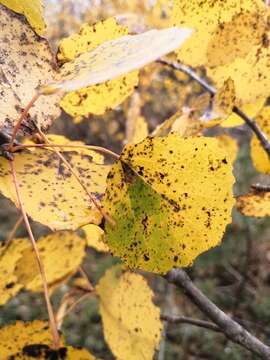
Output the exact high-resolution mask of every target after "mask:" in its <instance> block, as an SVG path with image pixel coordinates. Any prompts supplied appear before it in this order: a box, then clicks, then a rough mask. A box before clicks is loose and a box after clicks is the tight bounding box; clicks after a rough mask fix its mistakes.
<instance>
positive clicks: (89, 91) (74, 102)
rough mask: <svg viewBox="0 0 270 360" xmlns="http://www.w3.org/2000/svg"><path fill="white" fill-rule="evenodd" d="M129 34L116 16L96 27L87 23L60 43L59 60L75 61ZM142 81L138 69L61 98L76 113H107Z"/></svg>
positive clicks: (68, 108) (64, 105)
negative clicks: (79, 56)
mask: <svg viewBox="0 0 270 360" xmlns="http://www.w3.org/2000/svg"><path fill="white" fill-rule="evenodd" d="M127 34H128V29H127V28H126V27H124V26H120V25H118V24H117V22H116V20H115V19H114V18H110V19H107V20H105V21H102V22H100V23H97V24H96V25H94V26H90V25H88V24H85V25H83V26H82V28H81V29H80V32H79V33H78V34H74V35H72V36H70V37H69V38H66V39H63V40H62V41H61V42H60V45H59V52H58V59H59V60H60V61H62V62H68V61H70V60H73V59H74V58H75V57H77V56H78V55H80V54H83V53H85V52H89V51H91V50H93V49H95V48H96V47H97V46H98V45H100V44H102V43H104V42H105V41H108V40H113V39H118V38H120V37H122V36H124V35H127ZM137 84H138V72H137V71H135V72H133V73H130V74H128V75H123V76H121V77H120V78H117V79H113V80H109V81H107V82H106V83H104V84H99V85H96V86H90V87H87V88H83V89H80V90H79V91H77V92H71V93H69V94H67V95H66V96H65V97H64V99H63V100H62V101H61V106H62V108H63V109H64V110H65V111H66V112H67V113H69V114H70V115H72V116H78V115H88V114H90V113H92V114H98V115H101V114H104V112H105V111H106V110H107V109H110V108H112V109H113V108H115V107H116V106H118V105H119V104H121V103H122V102H123V101H124V100H125V99H126V98H127V97H128V96H129V95H130V94H131V93H132V91H133V89H134V87H135V86H136V85H137Z"/></svg>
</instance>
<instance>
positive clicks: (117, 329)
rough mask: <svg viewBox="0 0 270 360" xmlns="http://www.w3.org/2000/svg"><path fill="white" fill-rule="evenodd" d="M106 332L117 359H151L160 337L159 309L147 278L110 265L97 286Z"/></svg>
mask: <svg viewBox="0 0 270 360" xmlns="http://www.w3.org/2000/svg"><path fill="white" fill-rule="evenodd" d="M96 289H97V292H98V295H99V298H100V313H101V316H102V323H103V329H104V335H105V339H106V341H107V343H108V344H109V346H110V348H111V350H112V352H113V353H114V355H115V356H116V358H117V359H118V360H126V359H129V360H143V359H149V360H150V359H152V358H153V356H154V351H155V349H157V347H158V345H159V342H160V339H161V328H162V324H161V321H160V319H159V317H160V311H159V309H158V308H157V307H156V306H155V305H154V304H153V302H152V297H153V292H152V290H151V289H150V288H149V287H148V285H147V282H146V281H145V279H144V278H143V277H142V276H141V275H138V274H135V273H130V272H126V273H122V269H121V265H120V266H119V265H116V266H114V267H112V268H111V269H109V270H108V271H107V272H106V274H105V275H104V276H103V278H101V280H100V281H99V283H98V285H97V287H96Z"/></svg>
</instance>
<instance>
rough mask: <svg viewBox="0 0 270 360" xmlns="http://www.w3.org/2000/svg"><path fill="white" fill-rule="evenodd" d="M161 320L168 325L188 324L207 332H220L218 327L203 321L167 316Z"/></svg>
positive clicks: (163, 316)
mask: <svg viewBox="0 0 270 360" xmlns="http://www.w3.org/2000/svg"><path fill="white" fill-rule="evenodd" d="M161 320H163V321H167V322H168V323H171V324H190V325H195V326H199V327H202V328H205V329H209V330H213V331H217V332H221V331H222V330H221V329H220V328H219V326H217V325H215V324H213V323H211V322H209V321H204V320H199V319H192V318H189V317H186V316H176V317H172V316H167V315H162V316H161Z"/></svg>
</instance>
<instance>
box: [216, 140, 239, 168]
mask: <svg viewBox="0 0 270 360" xmlns="http://www.w3.org/2000/svg"><path fill="white" fill-rule="evenodd" d="M216 139H218V142H219V144H220V146H221V147H222V148H223V149H224V150H225V151H226V152H227V153H228V155H229V158H230V160H231V162H232V164H233V163H234V162H235V160H236V158H237V154H238V144H237V141H236V140H235V139H234V138H232V137H231V136H229V135H219V136H217V137H216Z"/></svg>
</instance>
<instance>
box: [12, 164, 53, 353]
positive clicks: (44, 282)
mask: <svg viewBox="0 0 270 360" xmlns="http://www.w3.org/2000/svg"><path fill="white" fill-rule="evenodd" d="M10 168H11V172H12V177H13V182H14V185H15V190H16V194H17V199H18V203H19V206H20V210H21V213H22V217H23V220H24V224H25V227H26V230H27V232H28V235H29V238H30V240H31V243H32V246H33V249H34V252H35V255H36V259H37V263H38V267H39V272H40V276H41V279H42V285H43V290H44V296H45V301H46V305H47V310H48V315H49V323H50V328H51V332H52V337H53V348H54V349H59V346H60V336H59V333H58V330H57V324H56V321H55V316H54V312H53V308H52V304H51V301H50V296H49V289H48V284H47V279H46V274H45V269H44V265H43V263H42V260H41V257H40V254H39V250H38V247H37V244H36V241H35V238H34V235H33V232H32V229H31V226H30V223H29V220H28V217H27V215H26V211H25V208H24V204H23V200H22V196H21V192H20V187H19V183H18V179H17V174H16V169H15V167H14V163H13V161H10Z"/></svg>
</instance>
